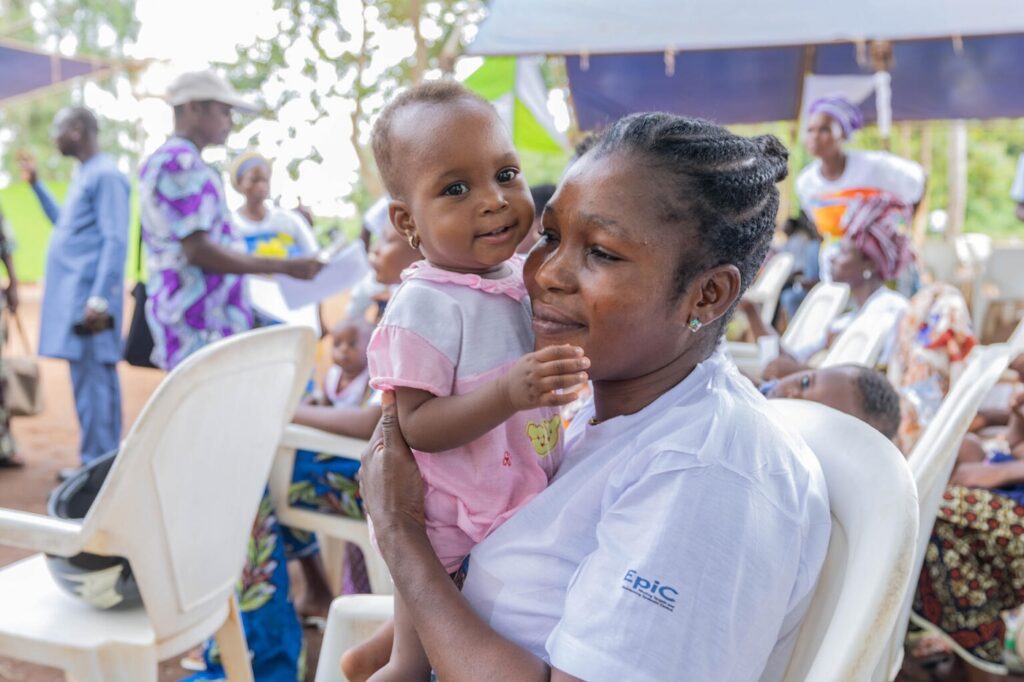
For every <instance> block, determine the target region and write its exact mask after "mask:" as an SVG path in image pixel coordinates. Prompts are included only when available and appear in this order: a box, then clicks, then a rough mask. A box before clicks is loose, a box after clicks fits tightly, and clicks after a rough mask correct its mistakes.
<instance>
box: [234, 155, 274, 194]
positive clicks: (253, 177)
mask: <svg viewBox="0 0 1024 682" xmlns="http://www.w3.org/2000/svg"><path fill="white" fill-rule="evenodd" d="M238 189H240V190H242V194H244V195H245V198H246V199H247V200H248V201H250V202H253V203H257V204H259V203H263V202H264V201H266V200H267V197H268V196H270V169H269V168H267V167H266V166H264V165H263V164H262V163H258V164H256V165H255V166H253V167H252V168H250V169H249V170H247V171H245V175H243V176H242V179H241V180H239V181H238Z"/></svg>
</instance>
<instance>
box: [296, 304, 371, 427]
mask: <svg viewBox="0 0 1024 682" xmlns="http://www.w3.org/2000/svg"><path fill="white" fill-rule="evenodd" d="M372 333H373V325H372V324H371V323H370V322H368V321H367V320H366V318H365V317H358V316H357V317H350V318H346V319H344V320H342V321H341V322H339V323H338V324H337V325H336V326H335V327H334V330H333V331H332V332H331V360H332V361H333V362H332V364H331V366H330V367H328V368H327V373H326V374H325V375H324V383H323V387H322V390H320V391H318V392H317V393H316V394H315V395H313V396H310V399H309V400H308V401H307V402H306V404H307V405H324V406H338V407H359V406H360V405H362V404H363V403H364V402H366V398H367V396H368V395H369V392H370V376H369V374H368V372H367V369H366V345H367V344H368V343H369V342H370V334H372Z"/></svg>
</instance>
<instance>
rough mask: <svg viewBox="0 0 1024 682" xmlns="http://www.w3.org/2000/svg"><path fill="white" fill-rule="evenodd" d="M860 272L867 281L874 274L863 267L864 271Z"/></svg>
mask: <svg viewBox="0 0 1024 682" xmlns="http://www.w3.org/2000/svg"><path fill="white" fill-rule="evenodd" d="M861 274H862V275H863V276H864V280H865V281H867V280H869V279H871V278H872V277H874V276H875V273H873V272H871V271H870V270H868V269H867V268H865V269H864V272H862V273H861Z"/></svg>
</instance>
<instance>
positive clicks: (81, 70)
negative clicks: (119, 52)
mask: <svg viewBox="0 0 1024 682" xmlns="http://www.w3.org/2000/svg"><path fill="white" fill-rule="evenodd" d="M111 67H112V65H111V64H110V63H109V62H106V61H97V60H84V59H73V58H70V57H62V56H60V55H54V54H49V53H46V52H42V51H40V50H37V49H35V48H32V47H29V46H26V45H22V44H20V43H16V42H11V41H8V40H0V106H2V105H5V104H10V103H11V102H13V101H15V100H18V99H21V98H24V97H26V96H31V95H35V94H39V93H40V92H44V91H47V90H49V89H51V88H54V87H56V86H60V85H64V84H67V83H69V82H70V81H73V80H74V79H76V78H80V77H82V76H90V75H91V76H98V75H102V74H103V73H105V72H107V71H109V70H110V69H111Z"/></svg>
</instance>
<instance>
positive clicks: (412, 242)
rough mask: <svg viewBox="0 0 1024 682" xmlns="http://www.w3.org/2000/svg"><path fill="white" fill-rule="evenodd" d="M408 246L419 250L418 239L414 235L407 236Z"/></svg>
mask: <svg viewBox="0 0 1024 682" xmlns="http://www.w3.org/2000/svg"><path fill="white" fill-rule="evenodd" d="M409 246H411V247H412V248H414V249H417V250H418V249H419V248H420V238H419V237H418V236H416V235H415V234H410V235H409Z"/></svg>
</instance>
